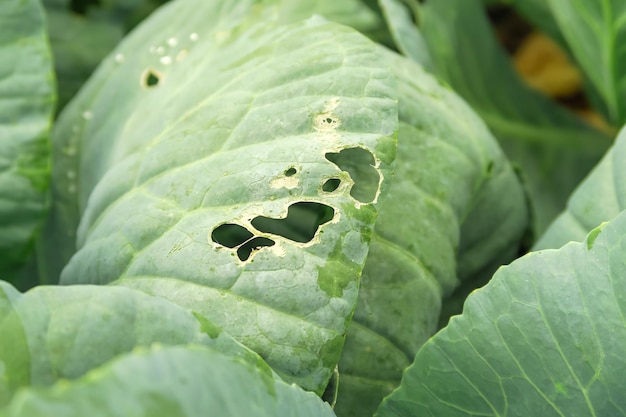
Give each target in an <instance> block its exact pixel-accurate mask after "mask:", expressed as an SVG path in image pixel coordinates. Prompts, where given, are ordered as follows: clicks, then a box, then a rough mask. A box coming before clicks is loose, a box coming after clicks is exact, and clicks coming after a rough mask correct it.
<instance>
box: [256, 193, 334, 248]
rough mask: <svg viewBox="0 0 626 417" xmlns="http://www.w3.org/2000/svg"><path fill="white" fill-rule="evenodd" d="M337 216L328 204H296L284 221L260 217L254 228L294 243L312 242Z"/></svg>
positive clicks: (305, 202) (309, 202) (289, 210)
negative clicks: (326, 224) (322, 228)
mask: <svg viewBox="0 0 626 417" xmlns="http://www.w3.org/2000/svg"><path fill="white" fill-rule="evenodd" d="M334 216H335V209H333V208H332V207H330V206H327V205H326V204H322V203H316V202H312V201H301V202H298V203H294V204H292V205H290V206H289V208H288V209H287V217H285V218H284V219H272V218H270V217H264V216H258V217H255V218H254V219H252V226H254V227H255V228H256V229H257V230H260V231H261V232H264V233H271V234H273V235H278V236H282V237H284V238H286V239H289V240H293V241H294V242H300V243H307V242H310V241H311V240H312V239H313V238H314V237H315V234H316V233H317V230H318V229H319V227H320V226H321V225H323V224H324V223H328V222H329V221H331V220H332V218H333V217H334Z"/></svg>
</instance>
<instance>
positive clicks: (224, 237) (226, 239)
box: [211, 223, 254, 248]
mask: <svg viewBox="0 0 626 417" xmlns="http://www.w3.org/2000/svg"><path fill="white" fill-rule="evenodd" d="M252 236H254V235H253V234H252V233H251V232H250V231H249V230H248V229H246V228H245V227H243V226H239V225H238V224H232V223H226V224H222V225H220V226H218V227H216V228H215V229H214V230H213V233H211V239H213V242H215V243H219V244H220V245H222V246H226V247H227V248H234V247H236V246H239V245H241V244H242V243H244V242H245V241H246V240H248V239H250V238H251V237H252Z"/></svg>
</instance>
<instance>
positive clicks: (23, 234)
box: [0, 0, 55, 277]
mask: <svg viewBox="0 0 626 417" xmlns="http://www.w3.org/2000/svg"><path fill="white" fill-rule="evenodd" d="M54 87H55V85H54V77H53V74H52V60H51V57H50V51H49V47H48V40H47V37H46V27H45V22H44V16H43V11H42V8H41V5H40V3H39V1H36V0H29V1H20V2H15V1H4V2H2V3H1V4H0V276H6V277H9V276H12V275H13V274H14V273H15V272H16V270H17V269H18V268H19V267H20V266H21V265H22V264H23V262H24V261H25V259H26V258H27V256H28V255H29V253H30V252H31V249H32V246H33V240H34V238H35V235H36V233H37V229H38V228H40V227H41V223H42V220H43V217H44V214H45V209H46V204H47V201H46V192H47V188H48V177H49V175H50V161H49V134H50V119H51V117H52V111H53V107H54V101H55V94H54Z"/></svg>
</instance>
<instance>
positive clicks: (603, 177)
mask: <svg viewBox="0 0 626 417" xmlns="http://www.w3.org/2000/svg"><path fill="white" fill-rule="evenodd" d="M624 161H626V129H622V131H621V133H620V134H619V136H618V137H617V139H615V144H614V145H613V147H612V148H611V149H610V150H609V151H608V152H607V153H606V155H605V156H604V158H602V161H600V163H598V165H597V166H596V167H595V168H594V169H593V171H592V172H591V173H590V174H589V175H588V176H587V178H585V180H584V181H583V182H582V183H581V184H580V185H579V186H578V187H577V188H576V190H575V191H574V192H573V193H572V196H571V197H570V199H569V201H568V202H567V208H566V210H565V211H564V212H563V213H561V214H560V215H559V217H557V219H556V220H555V221H554V222H553V223H552V224H551V225H550V227H549V228H548V230H546V232H545V233H544V234H543V236H541V239H539V241H538V242H537V243H536V244H535V246H534V247H533V250H540V249H557V248H559V247H561V246H563V245H564V244H566V243H567V242H569V241H577V242H580V241H582V240H583V239H584V238H585V236H586V235H587V233H589V232H590V231H591V229H593V228H595V227H597V226H598V225H600V224H601V223H602V222H605V221H609V220H611V219H612V218H613V217H615V216H617V215H618V214H619V213H620V212H621V211H622V210H625V209H626V164H625V163H624Z"/></svg>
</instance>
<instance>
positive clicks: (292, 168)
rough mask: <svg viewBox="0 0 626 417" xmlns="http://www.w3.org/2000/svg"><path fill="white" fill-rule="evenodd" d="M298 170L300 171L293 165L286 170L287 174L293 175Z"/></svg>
mask: <svg viewBox="0 0 626 417" xmlns="http://www.w3.org/2000/svg"><path fill="white" fill-rule="evenodd" d="M297 172H298V170H297V169H295V168H294V167H291V168H289V169H288V170H286V171H285V176H287V177H291V176H293V175H296V173H297Z"/></svg>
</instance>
